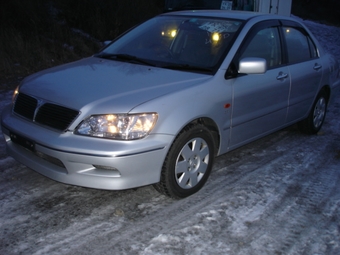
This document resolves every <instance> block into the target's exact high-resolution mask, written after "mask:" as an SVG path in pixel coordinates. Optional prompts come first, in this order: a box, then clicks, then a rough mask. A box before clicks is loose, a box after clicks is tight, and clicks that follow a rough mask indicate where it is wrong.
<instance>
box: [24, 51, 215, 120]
mask: <svg viewBox="0 0 340 255" xmlns="http://www.w3.org/2000/svg"><path fill="white" fill-rule="evenodd" d="M209 78H211V76H210V75H204V74H198V73H192V72H181V71H174V70H168V69H163V68H156V67H149V66H145V65H137V64H130V63H126V62H119V61H112V60H105V59H100V58H96V57H90V58H86V59H82V60H79V61H76V62H73V63H70V64H66V65H62V66H58V67H54V68H51V69H47V70H45V71H41V72H38V73H36V74H34V75H31V76H29V77H27V78H26V79H25V80H24V81H23V83H22V85H21V87H20V92H23V93H25V94H28V95H31V96H34V97H37V98H40V99H43V100H46V101H50V102H54V103H57V104H60V105H63V106H65V107H69V108H73V109H77V110H82V111H84V110H85V111H87V112H91V111H94V112H92V113H96V112H98V113H103V112H107V111H111V112H117V113H123V112H129V111H130V110H131V109H132V108H134V107H135V106H137V105H139V104H142V103H144V102H146V101H149V100H152V99H153V98H157V97H160V96H162V95H165V94H168V93H172V92H174V91H178V90H181V89H185V88H188V87H190V86H194V85H195V84H199V83H201V82H204V81H205V80H207V79H209ZM108 107H110V108H112V107H114V109H110V110H108V109H107V108H108ZM86 109H87V110H86ZM90 109H91V110H90Z"/></svg>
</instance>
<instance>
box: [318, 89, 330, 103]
mask: <svg viewBox="0 0 340 255" xmlns="http://www.w3.org/2000/svg"><path fill="white" fill-rule="evenodd" d="M321 92H325V93H326V96H327V104H328V103H329V100H330V98H331V88H330V86H329V85H324V86H323V87H322V88H321V89H320V91H319V93H321Z"/></svg>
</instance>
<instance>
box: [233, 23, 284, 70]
mask: <svg viewBox="0 0 340 255" xmlns="http://www.w3.org/2000/svg"><path fill="white" fill-rule="evenodd" d="M280 45H281V44H280V36H279V31H278V28H277V27H269V28H264V29H262V30H259V31H258V32H257V33H255V34H254V35H253V36H252V37H251V38H250V40H249V43H248V44H247V45H246V47H245V48H244V50H243V52H242V54H241V57H240V60H241V59H243V58H248V57H256V58H264V59H265V60H266V61H267V68H268V69H271V68H274V67H276V66H278V65H280V64H281V63H282V54H281V46H280Z"/></svg>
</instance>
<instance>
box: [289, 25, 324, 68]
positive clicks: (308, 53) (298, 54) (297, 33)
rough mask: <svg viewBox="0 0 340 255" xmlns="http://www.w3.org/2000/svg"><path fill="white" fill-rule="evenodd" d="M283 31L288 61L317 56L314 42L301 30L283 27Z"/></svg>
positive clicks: (300, 60)
mask: <svg viewBox="0 0 340 255" xmlns="http://www.w3.org/2000/svg"><path fill="white" fill-rule="evenodd" d="M283 31H284V37H285V39H286V44H287V52H288V61H289V63H291V64H294V63H299V62H304V61H308V60H311V59H313V58H317V57H318V53H317V49H316V47H315V44H314V43H313V41H312V40H311V38H310V37H309V36H308V35H306V34H305V33H303V31H301V30H300V29H297V28H294V27H283Z"/></svg>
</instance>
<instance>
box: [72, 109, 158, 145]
mask: <svg viewBox="0 0 340 255" xmlns="http://www.w3.org/2000/svg"><path fill="white" fill-rule="evenodd" d="M157 117H158V115H157V114H156V113H141V114H128V115H127V114H108V115H93V116H91V117H89V118H87V119H85V120H84V121H83V122H82V123H80V125H79V126H78V127H77V128H76V131H75V134H77V135H86V136H93V137H103V138H110V139H117V140H133V139H140V138H143V137H145V136H146V135H148V134H149V133H150V131H151V130H152V128H153V127H154V126H155V123H156V121H157Z"/></svg>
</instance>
